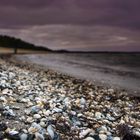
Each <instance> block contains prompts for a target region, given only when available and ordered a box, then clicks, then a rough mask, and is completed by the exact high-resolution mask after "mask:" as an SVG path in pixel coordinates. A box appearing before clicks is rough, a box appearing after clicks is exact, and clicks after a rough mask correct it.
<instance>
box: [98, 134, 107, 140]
mask: <svg viewBox="0 0 140 140" xmlns="http://www.w3.org/2000/svg"><path fill="white" fill-rule="evenodd" d="M99 138H100V139H101V140H107V136H106V135H105V134H99Z"/></svg>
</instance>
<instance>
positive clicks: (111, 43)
mask: <svg viewBox="0 0 140 140" xmlns="http://www.w3.org/2000/svg"><path fill="white" fill-rule="evenodd" d="M139 7H140V0H24V1H23V0H0V34H6V35H10V36H15V37H18V38H21V39H23V40H25V41H29V42H31V43H34V44H36V45H43V46H46V47H48V48H51V49H67V50H80V51H140V17H139V13H140V8H139Z"/></svg>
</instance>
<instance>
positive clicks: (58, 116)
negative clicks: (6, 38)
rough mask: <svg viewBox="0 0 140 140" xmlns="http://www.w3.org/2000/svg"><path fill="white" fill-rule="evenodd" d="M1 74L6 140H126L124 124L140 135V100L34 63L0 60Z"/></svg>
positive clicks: (131, 131) (2, 122) (2, 112)
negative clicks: (122, 130) (123, 139)
mask: <svg viewBox="0 0 140 140" xmlns="http://www.w3.org/2000/svg"><path fill="white" fill-rule="evenodd" d="M0 69H1V73H0V75H1V80H2V81H1V83H2V84H1V90H0V94H1V97H0V108H1V109H0V113H1V123H0V125H1V127H2V126H5V127H2V128H3V130H2V131H3V134H4V136H3V137H15V135H16V137H19V138H21V136H23V134H24V136H25V135H26V137H28V138H29V137H30V139H31V140H33V138H32V137H36V138H38V139H39V140H40V139H41V140H43V139H45V140H52V138H51V137H53V136H52V133H53V134H54V135H55V136H56V137H57V138H59V139H63V140H68V139H72V140H88V139H90V140H96V139H95V137H96V138H97V137H98V138H102V139H103V138H110V139H111V140H114V139H115V138H116V139H117V140H120V138H121V137H123V136H121V135H120V134H119V133H118V131H117V130H118V129H117V127H118V126H119V125H121V126H125V125H126V126H127V127H129V129H130V132H127V133H129V134H131V133H132V135H135V134H140V133H139V132H140V123H139V122H140V121H139V120H140V116H139V112H138V110H139V107H140V102H139V98H138V97H137V98H136V97H130V96H129V95H128V94H127V93H126V92H123V91H119V90H115V89H112V88H111V89H110V88H107V87H102V86H96V85H92V84H91V83H89V82H87V81H85V80H80V79H75V78H74V77H70V76H67V75H64V74H61V73H58V72H55V71H52V70H42V68H40V67H38V66H36V65H33V64H23V63H17V62H16V61H15V62H13V60H12V61H11V60H10V61H9V62H8V61H7V60H6V59H0ZM5 122H7V123H5ZM7 127H8V128H7ZM14 128H15V129H14ZM21 130H22V131H21ZM50 131H51V132H50ZM133 133H134V134H133ZM7 135H8V136H7ZM136 137H138V138H139V136H136ZM53 139H54V138H53Z"/></svg>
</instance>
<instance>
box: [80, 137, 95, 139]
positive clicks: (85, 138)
mask: <svg viewBox="0 0 140 140" xmlns="http://www.w3.org/2000/svg"><path fill="white" fill-rule="evenodd" d="M83 140H95V139H94V138H92V137H87V138H85V139H83Z"/></svg>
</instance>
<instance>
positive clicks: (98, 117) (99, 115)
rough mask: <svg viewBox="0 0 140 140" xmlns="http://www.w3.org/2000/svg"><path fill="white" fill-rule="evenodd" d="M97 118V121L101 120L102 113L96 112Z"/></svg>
mask: <svg viewBox="0 0 140 140" xmlns="http://www.w3.org/2000/svg"><path fill="white" fill-rule="evenodd" d="M95 117H96V119H98V120H99V119H101V118H102V113H100V112H96V113H95Z"/></svg>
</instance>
